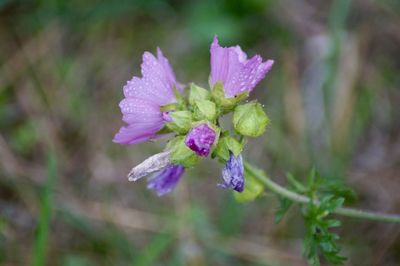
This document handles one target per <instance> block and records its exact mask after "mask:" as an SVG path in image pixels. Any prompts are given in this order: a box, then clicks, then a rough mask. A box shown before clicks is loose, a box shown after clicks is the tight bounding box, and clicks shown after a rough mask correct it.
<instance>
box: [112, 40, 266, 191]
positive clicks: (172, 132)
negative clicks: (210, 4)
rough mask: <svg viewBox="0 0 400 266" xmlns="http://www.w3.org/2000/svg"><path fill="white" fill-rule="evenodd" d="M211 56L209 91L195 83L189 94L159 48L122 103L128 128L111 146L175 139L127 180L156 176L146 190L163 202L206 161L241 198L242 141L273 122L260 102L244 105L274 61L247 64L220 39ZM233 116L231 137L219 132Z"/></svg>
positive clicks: (147, 57)
mask: <svg viewBox="0 0 400 266" xmlns="http://www.w3.org/2000/svg"><path fill="white" fill-rule="evenodd" d="M210 52H211V73H210V81H209V83H210V89H209V90H207V89H204V88H202V87H199V86H197V85H195V84H193V83H192V84H190V86H189V89H188V90H184V87H183V86H182V85H181V84H180V83H179V82H177V80H176V78H175V74H174V72H173V70H172V67H171V65H170V64H169V62H168V59H166V58H165V57H164V55H163V54H162V52H161V50H160V49H158V50H157V57H155V56H153V55H152V54H151V53H148V52H145V53H144V54H143V63H142V65H141V69H142V78H138V77H133V78H132V79H131V80H130V81H128V82H127V84H126V85H125V86H124V88H123V92H124V96H125V98H124V99H123V100H122V101H121V103H120V105H119V106H120V108H121V112H122V114H123V116H122V119H123V121H124V122H126V123H127V125H126V126H123V127H122V128H121V129H120V130H119V132H118V133H117V134H116V135H115V137H114V140H113V141H114V142H116V143H120V144H136V143H140V142H143V141H146V140H149V139H156V138H160V137H166V136H169V137H172V139H171V140H170V141H169V142H168V144H167V147H166V149H165V151H164V152H163V153H162V155H159V156H153V157H151V158H149V159H148V160H146V161H145V162H143V163H142V164H141V165H139V166H138V167H137V168H134V169H133V170H132V171H131V173H130V178H129V180H134V181H136V180H137V179H139V178H140V177H142V176H144V175H146V174H149V173H151V172H154V171H158V173H157V174H156V175H155V176H153V177H152V178H150V179H149V182H148V188H149V189H153V190H155V191H156V192H157V194H158V195H160V196H161V195H164V194H166V193H168V192H170V191H172V190H173V189H174V187H175V186H176V185H177V183H178V182H179V180H180V178H181V176H182V174H183V173H184V169H185V168H188V167H193V166H194V165H195V164H196V163H197V162H198V161H199V160H200V159H201V158H202V157H207V156H209V155H210V156H211V157H212V158H217V159H218V160H219V161H220V162H222V163H224V167H223V170H222V179H223V183H222V184H219V186H220V187H223V188H232V189H233V190H235V191H238V192H242V191H243V190H244V188H245V178H244V167H243V160H242V155H241V153H242V151H243V146H244V144H245V137H258V136H260V135H261V134H263V133H264V131H265V128H266V126H267V124H268V122H269V120H268V117H267V116H266V114H265V113H264V111H263V108H262V106H261V105H260V104H259V103H258V102H257V101H251V102H245V103H242V101H243V100H245V99H246V98H247V97H248V96H249V93H250V92H251V91H252V90H253V89H254V87H255V86H256V85H257V84H258V83H259V82H260V81H261V80H262V79H263V78H264V77H265V75H266V74H267V73H268V71H269V70H270V69H271V68H272V65H273V63H274V62H273V60H267V61H265V62H263V60H262V58H261V56H259V55H255V56H253V57H252V58H250V59H247V55H246V54H245V53H244V52H243V51H242V50H241V48H240V47H239V46H235V47H221V46H220V45H219V44H218V39H217V37H214V40H213V42H212V44H211V49H210ZM231 112H233V119H232V123H233V129H234V130H233V132H231V131H229V130H226V129H224V128H222V127H221V126H220V125H219V119H220V118H221V117H222V116H223V115H225V114H228V113H231ZM161 157H162V158H163V159H162V163H161V161H160V159H159V158H161ZM139 169H140V170H139ZM146 169H147V170H146ZM139 172H140V173H139Z"/></svg>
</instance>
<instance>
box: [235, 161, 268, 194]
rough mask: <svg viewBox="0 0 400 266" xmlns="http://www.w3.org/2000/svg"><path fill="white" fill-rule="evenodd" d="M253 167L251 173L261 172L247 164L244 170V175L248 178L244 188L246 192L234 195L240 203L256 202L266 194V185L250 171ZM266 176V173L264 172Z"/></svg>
mask: <svg viewBox="0 0 400 266" xmlns="http://www.w3.org/2000/svg"><path fill="white" fill-rule="evenodd" d="M250 167H251V171H253V172H257V171H261V172H262V170H260V169H258V168H255V167H253V166H249V165H248V164H246V163H245V168H244V175H245V178H246V185H245V186H244V190H243V192H242V193H238V192H236V193H234V197H235V199H236V200H237V201H239V202H247V201H252V200H255V199H256V198H257V197H259V196H261V195H262V194H263V192H264V185H263V184H262V183H260V181H258V180H257V179H256V178H255V177H254V176H253V175H252V174H251V172H250V171H248V169H249V168H250ZM262 173H263V174H264V172H262Z"/></svg>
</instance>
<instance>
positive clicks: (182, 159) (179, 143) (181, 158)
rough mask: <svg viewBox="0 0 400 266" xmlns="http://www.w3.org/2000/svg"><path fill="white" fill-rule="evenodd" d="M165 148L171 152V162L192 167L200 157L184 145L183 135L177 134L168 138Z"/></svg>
mask: <svg viewBox="0 0 400 266" xmlns="http://www.w3.org/2000/svg"><path fill="white" fill-rule="evenodd" d="M166 149H167V150H168V151H170V152H171V162H172V163H173V164H179V165H182V166H184V167H193V166H194V165H196V163H197V162H198V161H199V160H200V157H199V156H197V154H196V153H195V152H194V151H192V150H191V149H189V148H188V147H187V146H186V144H185V137H184V136H177V137H175V138H173V139H172V140H170V141H169V142H168V144H167V148H166Z"/></svg>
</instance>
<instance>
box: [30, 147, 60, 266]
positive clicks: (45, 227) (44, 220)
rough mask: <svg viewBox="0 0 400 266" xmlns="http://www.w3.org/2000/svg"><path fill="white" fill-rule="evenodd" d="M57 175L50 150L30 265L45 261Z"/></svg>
mask: <svg viewBox="0 0 400 266" xmlns="http://www.w3.org/2000/svg"><path fill="white" fill-rule="evenodd" d="M56 175H57V166H56V157H55V154H54V153H53V152H52V151H50V152H49V155H48V159H47V180H46V183H45V184H44V187H43V191H42V192H41V193H40V194H41V196H40V205H39V208H40V211H39V217H38V218H39V220H38V226H37V229H36V230H37V232H36V236H35V241H34V243H33V253H32V265H33V266H41V265H45V263H46V250H47V246H48V238H49V233H50V225H51V216H52V213H53V211H52V205H53V197H52V195H53V190H54V186H55V181H56Z"/></svg>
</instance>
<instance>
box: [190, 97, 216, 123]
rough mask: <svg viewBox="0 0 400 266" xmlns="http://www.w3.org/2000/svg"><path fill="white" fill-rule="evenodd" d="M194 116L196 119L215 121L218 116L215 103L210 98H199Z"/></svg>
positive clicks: (195, 105)
mask: <svg viewBox="0 0 400 266" xmlns="http://www.w3.org/2000/svg"><path fill="white" fill-rule="evenodd" d="M194 116H195V117H196V119H206V120H209V121H214V120H215V118H216V117H217V108H216V106H215V103H213V102H212V101H209V100H197V101H196V102H195V104H194Z"/></svg>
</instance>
